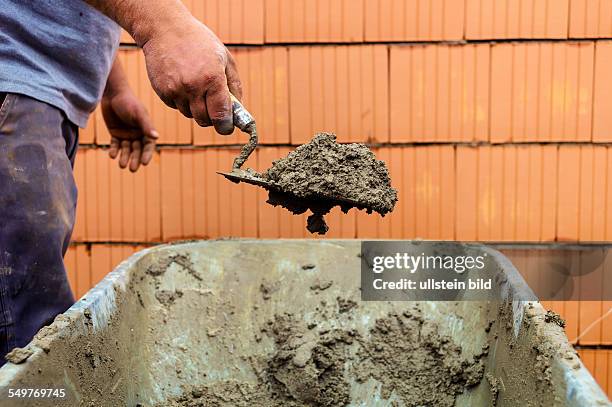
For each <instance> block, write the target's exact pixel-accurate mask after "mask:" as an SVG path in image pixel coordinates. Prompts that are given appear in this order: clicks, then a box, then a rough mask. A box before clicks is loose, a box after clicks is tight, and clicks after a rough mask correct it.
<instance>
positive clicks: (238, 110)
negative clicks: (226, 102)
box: [217, 95, 368, 209]
mask: <svg viewBox="0 0 612 407" xmlns="http://www.w3.org/2000/svg"><path fill="white" fill-rule="evenodd" d="M231 97H232V110H233V114H234V126H236V127H237V128H238V129H239V130H240V131H242V132H244V133H246V134H248V135H249V142H248V143H247V144H245V145H244V146H243V147H242V149H241V151H240V154H239V155H238V157H236V158H235V159H234V165H233V166H232V171H231V172H220V171H218V172H217V174H220V175H223V176H224V177H225V178H227V179H228V180H230V181H232V182H234V183H236V184H239V183H241V182H244V183H247V184H251V185H257V186H259V187H262V188H265V189H267V190H268V191H271V192H275V193H282V194H287V195H288V196H290V197H291V196H293V197H294V198H295V199H296V200H300V201H303V199H302V198H298V197H295V196H294V195H293V194H291V193H289V192H287V191H284V190H283V188H281V186H280V185H278V184H277V183H276V182H274V181H271V180H267V179H265V178H263V177H262V176H261V175H260V174H258V173H257V172H255V171H253V170H243V169H242V165H243V164H244V163H245V162H246V160H247V159H248V158H249V156H250V155H251V154H252V153H253V151H254V150H255V148H256V147H257V142H258V138H257V125H256V123H255V118H254V117H253V115H252V114H251V113H249V111H248V110H247V109H246V108H245V107H244V105H243V104H242V103H240V101H239V100H238V99H237V98H236V97H235V96H234V95H232V96H231ZM313 201H325V202H327V203H333V204H334V206H335V205H340V206H351V207H353V206H354V207H358V208H363V209H368V208H367V207H365V206H364V205H363V203H361V202H357V201H355V200H353V199H348V198H344V197H337V196H329V195H324V194H318V195H317V196H316V197H315V199H313Z"/></svg>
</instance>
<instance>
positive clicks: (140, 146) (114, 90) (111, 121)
mask: <svg viewBox="0 0 612 407" xmlns="http://www.w3.org/2000/svg"><path fill="white" fill-rule="evenodd" d="M101 106H102V115H103V116H104V121H105V122H106V127H107V128H108V131H109V133H110V135H111V145H110V151H109V155H110V157H111V158H112V159H113V160H114V159H115V158H117V156H118V155H119V153H121V155H120V157H119V167H121V168H126V167H127V166H128V164H129V167H130V171H132V172H136V171H137V170H138V168H139V167H140V164H142V165H147V164H149V162H151V159H152V158H153V152H154V151H155V142H156V140H157V138H158V137H159V135H158V133H157V131H156V130H155V128H154V127H153V123H152V122H151V119H150V117H149V115H148V113H147V110H146V109H145V107H144V106H143V105H142V103H141V102H140V101H139V100H138V98H136V95H134V93H133V92H132V90H131V89H130V87H129V85H128V84H127V80H126V79H125V76H124V74H123V70H122V69H121V65H120V64H119V62H118V61H115V64H114V65H113V69H112V71H111V74H110V76H109V78H108V82H107V85H106V89H105V90H104V96H103V97H102V103H101Z"/></svg>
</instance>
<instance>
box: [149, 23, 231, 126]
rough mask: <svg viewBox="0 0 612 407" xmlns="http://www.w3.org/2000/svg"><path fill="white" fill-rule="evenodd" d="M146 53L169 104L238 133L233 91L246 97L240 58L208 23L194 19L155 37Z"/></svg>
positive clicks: (156, 86)
mask: <svg viewBox="0 0 612 407" xmlns="http://www.w3.org/2000/svg"><path fill="white" fill-rule="evenodd" d="M196 44H197V45H196ZM143 51H144V54H145V59H146V62H147V71H148V73H149V79H150V80H151V85H152V86H153V89H154V90H155V92H156V93H157V94H158V95H159V97H160V98H161V99H162V100H163V101H164V102H165V103H166V104H167V105H168V106H170V107H172V108H175V109H178V110H179V111H180V112H181V113H182V114H183V115H184V116H186V117H189V118H193V119H195V121H196V122H197V123H198V124H199V125H200V126H203V127H205V126H210V125H214V126H215V130H216V131H217V132H218V133H219V134H225V135H228V134H232V132H233V131H234V123H233V115H232V102H231V100H230V94H229V92H232V93H233V94H234V96H236V97H237V98H238V99H241V98H242V88H241V84H240V78H239V76H238V72H237V70H236V63H235V62H234V58H233V57H232V55H231V54H230V52H229V51H228V50H227V48H226V47H225V46H224V45H223V44H222V43H221V41H220V40H219V39H218V38H217V37H216V36H215V34H214V33H213V32H212V31H210V30H209V29H208V27H206V26H205V25H204V24H201V23H200V22H199V21H197V20H196V19H194V18H192V21H191V24H188V25H186V26H184V27H182V28H180V29H178V28H177V29H174V30H169V31H168V32H166V33H164V35H160V36H155V37H153V38H151V39H149V40H148V41H147V42H146V43H145V44H144V45H143Z"/></svg>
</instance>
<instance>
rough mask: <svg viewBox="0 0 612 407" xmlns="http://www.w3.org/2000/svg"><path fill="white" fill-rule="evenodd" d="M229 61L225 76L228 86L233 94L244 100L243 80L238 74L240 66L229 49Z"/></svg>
mask: <svg viewBox="0 0 612 407" xmlns="http://www.w3.org/2000/svg"><path fill="white" fill-rule="evenodd" d="M227 53H228V62H227V67H226V68H225V76H227V87H228V88H229V91H230V92H231V93H232V95H234V96H236V97H237V98H238V100H242V81H241V80H240V75H239V74H238V66H237V65H236V60H234V57H233V56H232V54H231V53H230V52H229V51H228V52H227Z"/></svg>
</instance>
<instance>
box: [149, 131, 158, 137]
mask: <svg viewBox="0 0 612 407" xmlns="http://www.w3.org/2000/svg"><path fill="white" fill-rule="evenodd" d="M150 136H151V138H155V139H157V138H159V133H158V132H157V130H152V131H151V134H150Z"/></svg>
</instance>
